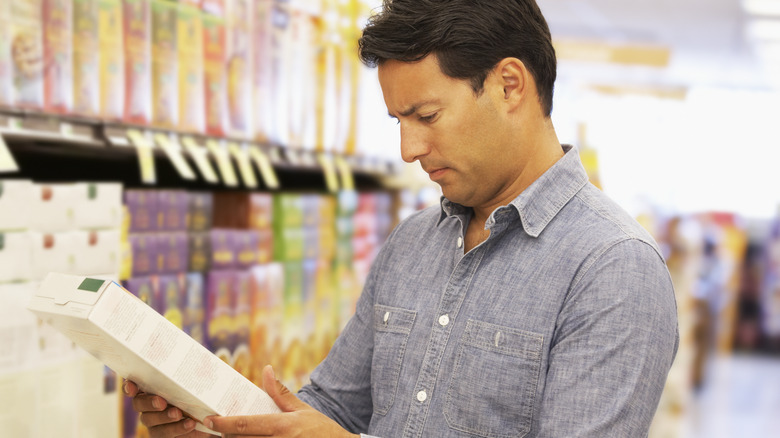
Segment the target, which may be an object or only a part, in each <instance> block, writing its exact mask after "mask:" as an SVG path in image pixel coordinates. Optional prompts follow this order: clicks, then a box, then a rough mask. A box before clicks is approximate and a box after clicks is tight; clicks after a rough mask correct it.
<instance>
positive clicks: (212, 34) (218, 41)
mask: <svg viewBox="0 0 780 438" xmlns="http://www.w3.org/2000/svg"><path fill="white" fill-rule="evenodd" d="M203 52H204V66H203V67H204V76H203V88H204V104H205V114H204V119H205V124H206V133H207V134H209V135H213V136H223V135H225V130H226V129H227V117H228V116H227V96H226V93H227V74H226V70H225V20H224V19H223V18H221V17H217V16H214V15H209V14H205V15H204V16H203Z"/></svg>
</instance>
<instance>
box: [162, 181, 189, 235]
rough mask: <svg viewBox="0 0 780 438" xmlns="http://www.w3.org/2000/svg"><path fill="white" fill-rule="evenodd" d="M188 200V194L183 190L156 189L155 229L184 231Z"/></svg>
mask: <svg viewBox="0 0 780 438" xmlns="http://www.w3.org/2000/svg"><path fill="white" fill-rule="evenodd" d="M189 202H190V200H189V194H188V193H187V192H186V191H185V190H159V191H157V229H158V230H160V231H185V230H186V229H187V213H188V211H189V207H190V204H189Z"/></svg>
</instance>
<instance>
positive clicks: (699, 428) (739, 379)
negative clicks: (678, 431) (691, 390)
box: [683, 355, 780, 438]
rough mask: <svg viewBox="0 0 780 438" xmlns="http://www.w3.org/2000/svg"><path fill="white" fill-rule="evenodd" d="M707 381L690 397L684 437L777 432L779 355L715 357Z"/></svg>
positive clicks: (763, 436)
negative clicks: (690, 401)
mask: <svg viewBox="0 0 780 438" xmlns="http://www.w3.org/2000/svg"><path fill="white" fill-rule="evenodd" d="M706 380H707V384H706V385H704V386H703V387H702V388H701V389H700V391H699V392H697V393H696V394H694V396H693V400H692V403H691V406H690V409H689V414H688V416H687V418H686V421H685V433H684V434H683V437H684V438H721V437H724V438H725V437H729V438H733V437H749V438H769V437H777V436H778V435H780V416H778V413H780V357H777V356H757V355H725V356H719V357H715V358H713V359H712V360H711V362H710V365H709V367H708V370H707V379H706Z"/></svg>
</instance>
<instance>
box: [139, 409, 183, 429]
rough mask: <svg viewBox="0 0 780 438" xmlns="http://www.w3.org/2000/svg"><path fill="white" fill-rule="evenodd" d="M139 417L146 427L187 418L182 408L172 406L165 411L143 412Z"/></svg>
mask: <svg viewBox="0 0 780 438" xmlns="http://www.w3.org/2000/svg"><path fill="white" fill-rule="evenodd" d="M139 418H140V419H141V423H143V424H144V426H146V427H155V426H159V425H161V424H168V423H173V422H177V421H180V420H186V418H185V417H184V415H183V414H182V412H181V410H180V409H178V408H175V407H170V408H168V409H166V410H165V411H163V412H142V413H141V415H140V417H139Z"/></svg>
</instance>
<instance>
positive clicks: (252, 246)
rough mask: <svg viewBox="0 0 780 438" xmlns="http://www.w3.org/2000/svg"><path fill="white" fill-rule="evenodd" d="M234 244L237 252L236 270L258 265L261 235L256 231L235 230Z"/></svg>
mask: <svg viewBox="0 0 780 438" xmlns="http://www.w3.org/2000/svg"><path fill="white" fill-rule="evenodd" d="M233 242H234V245H235V251H236V263H235V267H236V268H249V267H251V266H252V265H254V264H256V263H257V251H258V249H259V247H260V234H258V232H257V231H256V230H235V231H234V232H233Z"/></svg>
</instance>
